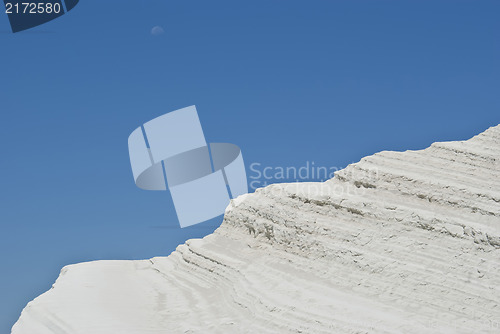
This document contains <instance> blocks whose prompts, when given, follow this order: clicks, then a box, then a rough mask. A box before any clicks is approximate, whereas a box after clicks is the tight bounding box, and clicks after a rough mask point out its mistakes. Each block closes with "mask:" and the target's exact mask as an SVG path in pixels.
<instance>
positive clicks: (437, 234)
mask: <svg viewBox="0 0 500 334" xmlns="http://www.w3.org/2000/svg"><path fill="white" fill-rule="evenodd" d="M499 303H500V126H497V127H493V128H490V129H488V130H487V131H485V132H484V133H482V134H480V135H478V136H476V137H474V138H472V139H470V140H468V141H459V142H445V143H435V144H433V145H432V146H431V147H429V148H428V149H425V150H421V151H406V152H380V153H377V154H375V155H373V156H370V157H367V158H364V159H362V160H361V161H360V162H359V163H356V164H353V165H350V166H348V167H347V168H346V169H344V170H342V171H340V172H338V173H337V174H336V176H335V177H334V178H333V179H332V180H330V181H327V182H325V183H300V184H282V185H273V186H269V187H267V188H263V189H259V190H258V191H256V192H255V193H254V194H250V195H244V196H241V197H239V198H238V199H236V200H233V202H232V203H231V205H230V206H229V207H228V209H227V210H226V214H225V218H224V222H223V224H222V226H221V227H220V228H219V229H218V230H217V231H216V232H215V233H214V234H212V235H209V236H207V237H205V238H204V239H201V240H190V241H188V242H186V244H184V245H180V246H179V247H178V248H177V250H176V251H175V252H173V253H172V254H171V255H170V256H168V257H166V258H154V259H151V260H145V261H101V262H92V263H83V264H78V265H72V266H68V267H66V268H64V269H63V270H62V272H61V275H60V277H59V279H58V280H57V282H56V283H55V284H54V286H53V288H52V289H51V290H50V291H48V292H47V293H45V294H43V295H42V296H40V297H38V298H37V299H35V300H34V301H32V302H31V303H29V304H28V306H27V307H26V308H25V310H24V311H23V313H22V315H21V317H20V319H19V321H18V322H17V323H16V324H15V326H14V327H13V330H12V333H13V334H45V333H47V334H48V333H57V334H59V333H60V334H66V333H85V334H87V333H88V334H100V333H120V334H126V333H134V334H135V333H137V334H139V333H141V334H144V333H150V334H152V333H158V334H159V333H499V332H500V306H499Z"/></svg>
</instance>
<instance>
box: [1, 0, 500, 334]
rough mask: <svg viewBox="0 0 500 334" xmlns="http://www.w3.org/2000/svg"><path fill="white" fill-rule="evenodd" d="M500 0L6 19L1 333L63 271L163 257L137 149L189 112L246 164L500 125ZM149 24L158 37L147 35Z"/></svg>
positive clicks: (398, 145)
mask: <svg viewBox="0 0 500 334" xmlns="http://www.w3.org/2000/svg"><path fill="white" fill-rule="evenodd" d="M499 17H500V2H498V1H286V2H285V1H269V0H266V1H248V2H241V1H166V0H151V1H144V0H142V1H118V0H107V1H97V0H82V1H80V4H79V5H78V6H77V7H75V8H74V9H73V10H72V11H71V12H70V13H68V14H67V15H64V16H62V17H60V18H59V19H56V20H54V21H52V22H49V23H48V24H46V25H43V26H41V27H38V28H35V29H32V30H29V31H26V32H21V33H18V34H12V33H11V32H10V27H9V24H8V20H7V16H6V15H5V14H3V15H0V39H1V48H2V49H1V50H2V53H1V56H0V59H1V60H2V62H1V63H2V74H1V79H0V85H1V86H0V97H1V101H2V106H1V107H0V108H1V115H2V126H3V128H2V131H0V139H1V140H0V153H1V156H0V159H1V162H2V163H1V170H2V175H3V177H2V179H1V181H0V182H1V183H0V185H1V187H0V263H1V266H0V268H1V269H0V270H1V272H0V273H1V275H0V332H1V333H7V332H9V331H10V328H11V326H12V325H13V324H14V322H15V321H16V320H17V318H18V317H19V315H20V312H21V310H22V308H23V307H24V306H25V305H26V303H27V302H29V301H30V300H32V299H33V298H35V297H36V296H37V295H39V294H41V293H43V292H44V291H46V290H48V289H49V288H50V286H51V284H52V283H53V282H54V281H55V279H56V278H57V276H58V274H59V271H60V269H61V268H62V267H63V266H65V265H68V264H73V263H78V262H82V261H91V260H100V259H144V258H150V257H153V256H166V255H168V254H169V253H170V252H172V251H173V250H174V249H175V247H176V246H177V245H178V244H179V243H182V242H184V241H185V240H186V239H189V238H193V237H202V236H204V235H206V234H209V233H211V232H212V231H213V230H214V229H215V228H216V227H217V226H218V225H219V224H220V222H221V221H222V218H221V217H219V218H217V219H214V220H213V221H210V222H207V223H204V224H201V225H196V226H193V227H190V228H186V229H180V228H179V226H178V223H177V218H176V215H175V210H174V207H173V204H172V202H171V199H170V197H169V194H168V192H153V191H142V190H140V189H138V188H137V187H136V186H135V184H134V181H133V177H132V172H131V169H130V164H129V158H128V149H127V138H128V136H129V134H130V133H131V132H132V131H133V130H134V129H135V128H136V127H138V126H140V125H141V124H143V123H145V122H147V121H149V120H151V119H153V118H155V117H157V116H159V115H162V114H164V113H166V112H169V111H173V110H175V109H178V108H182V107H186V106H189V105H193V104H194V105H196V106H197V109H198V113H199V116H200V120H201V123H202V126H203V129H204V132H205V136H206V139H207V141H208V142H228V143H233V144H236V145H238V146H239V147H240V148H241V150H242V152H243V158H244V160H245V164H246V165H247V167H248V166H250V165H251V164H252V163H260V164H261V166H282V167H287V166H296V167H300V166H304V165H305V164H306V163H307V162H312V161H314V162H315V164H316V165H317V166H328V167H337V168H342V167H345V166H346V165H348V164H349V163H352V162H356V161H359V159H360V158H362V157H363V156H366V155H370V154H373V153H375V152H377V151H381V150H406V149H422V148H425V147H427V146H429V145H430V144H431V143H432V142H434V141H446V140H463V139H468V138H470V137H472V136H473V135H475V134H477V133H479V132H482V131H484V130H485V129H486V128H488V127H490V126H493V125H497V124H498V123H500V108H499V107H500V94H499V89H500V62H499V59H500V38H499V37H500V20H499V19H498V18H499ZM154 27H158V28H157V29H154V30H153V28H154Z"/></svg>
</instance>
